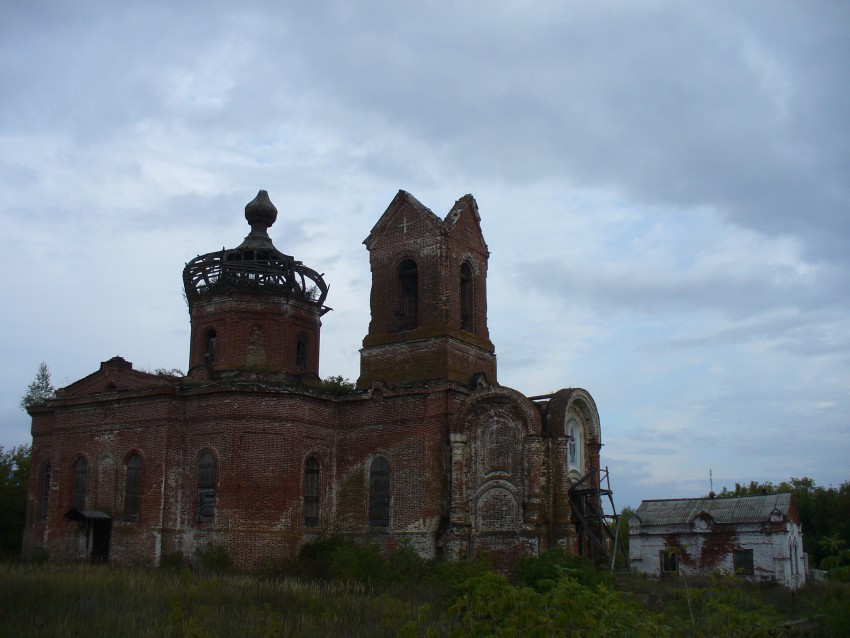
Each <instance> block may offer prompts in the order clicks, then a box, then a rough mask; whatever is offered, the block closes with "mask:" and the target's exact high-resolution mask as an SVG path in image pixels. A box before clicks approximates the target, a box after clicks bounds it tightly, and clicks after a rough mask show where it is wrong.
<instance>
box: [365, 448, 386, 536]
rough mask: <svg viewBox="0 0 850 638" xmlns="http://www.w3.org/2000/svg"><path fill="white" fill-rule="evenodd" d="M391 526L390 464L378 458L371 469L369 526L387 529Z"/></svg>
mask: <svg viewBox="0 0 850 638" xmlns="http://www.w3.org/2000/svg"><path fill="white" fill-rule="evenodd" d="M389 524H390V464H389V462H388V461H387V459H385V458H384V457H383V456H377V457H375V459H374V460H373V461H372V466H371V468H370V469H369V525H371V526H373V527H387V526H388V525H389Z"/></svg>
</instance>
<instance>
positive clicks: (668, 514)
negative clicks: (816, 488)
mask: <svg viewBox="0 0 850 638" xmlns="http://www.w3.org/2000/svg"><path fill="white" fill-rule="evenodd" d="M791 507H792V505H791V494H790V493H784V494H766V495H763V496H738V497H735V498H682V499H663V500H655V501H642V502H641V504H640V507H638V508H637V511H636V512H635V516H637V517H638V519H639V520H640V522H641V525H677V524H687V523H690V522H691V521H693V520H694V518H696V517H697V516H698V515H699V514H700V513H702V512H705V513H706V514H708V515H709V516H710V517H711V518H712V519H714V521H715V522H716V523H761V522H767V521H770V520H771V514H773V513H774V512H775V511H778V512H779V513H780V514H782V516H783V517H784V518H788V515H789V512H790V509H791Z"/></svg>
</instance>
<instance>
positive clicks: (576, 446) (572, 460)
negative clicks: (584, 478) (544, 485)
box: [567, 419, 584, 474]
mask: <svg viewBox="0 0 850 638" xmlns="http://www.w3.org/2000/svg"><path fill="white" fill-rule="evenodd" d="M583 455H584V430H582V427H581V425H580V424H579V423H578V422H577V421H576V420H575V419H570V420H569V421H568V422H567V467H568V468H569V469H570V470H574V471H576V472H578V473H579V474H581V473H583V471H584V466H583V463H584V459H583Z"/></svg>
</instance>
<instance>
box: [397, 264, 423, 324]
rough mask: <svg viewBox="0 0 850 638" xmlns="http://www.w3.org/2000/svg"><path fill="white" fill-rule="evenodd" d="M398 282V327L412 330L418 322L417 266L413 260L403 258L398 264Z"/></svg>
mask: <svg viewBox="0 0 850 638" xmlns="http://www.w3.org/2000/svg"><path fill="white" fill-rule="evenodd" d="M398 282H399V308H398V310H397V311H396V315H397V319H398V322H397V323H398V329H399V330H412V329H413V328H415V327H416V326H417V325H418V324H419V268H418V267H417V266H416V262H415V261H413V260H412V259H405V260H404V261H403V262H401V264H399V267H398Z"/></svg>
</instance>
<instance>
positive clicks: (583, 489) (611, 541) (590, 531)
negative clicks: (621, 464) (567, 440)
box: [569, 465, 629, 571]
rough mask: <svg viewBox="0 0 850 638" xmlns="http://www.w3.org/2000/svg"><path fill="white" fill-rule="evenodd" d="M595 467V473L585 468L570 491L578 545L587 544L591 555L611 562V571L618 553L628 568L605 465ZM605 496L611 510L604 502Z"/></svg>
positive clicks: (627, 559)
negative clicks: (597, 472) (603, 466)
mask: <svg viewBox="0 0 850 638" xmlns="http://www.w3.org/2000/svg"><path fill="white" fill-rule="evenodd" d="M598 471H599V475H598V477H596V471H591V472H588V473H587V474H585V475H584V476H583V477H582V478H581V479H579V480H578V481H577V482H576V483H575V484H574V485H573V486H572V487H571V488H570V491H569V495H570V504H571V505H572V510H573V520H574V522H575V523H576V529H577V531H578V533H579V546H580V547H581V548H582V549H583V548H584V547H586V546H587V545H589V549H590V554H591V556H600V557H604V558H605V560H606V562H608V563H610V568H611V571H614V566H615V564H616V562H617V555H618V554H619V555H620V556H621V557H622V559H623V565H625V566H626V567H627V568H628V566H629V557H628V556H627V555H626V550H625V546H624V544H623V542H622V539H620V526H619V524H618V523H619V520H620V515H619V514H617V509H616V508H615V507H614V493H613V492H612V490H611V480H610V477H609V474H608V466H607V465H606V466H605V468H604V469H602V468H600V469H599V470H598ZM594 478H598V480H593V479H594ZM606 499H607V502H608V505H609V507H610V512H609V511H608V509H607V508H606V506H605V500H606ZM594 550H595V551H594Z"/></svg>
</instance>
